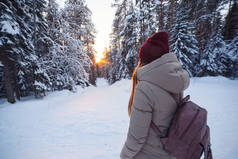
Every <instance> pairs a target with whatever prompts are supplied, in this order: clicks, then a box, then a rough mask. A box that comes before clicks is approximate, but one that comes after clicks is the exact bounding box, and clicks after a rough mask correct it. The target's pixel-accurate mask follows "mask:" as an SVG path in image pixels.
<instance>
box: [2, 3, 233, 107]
mask: <svg viewBox="0 0 238 159" xmlns="http://www.w3.org/2000/svg"><path fill="white" fill-rule="evenodd" d="M111 6H112V7H113V8H114V9H115V15H114V19H113V25H112V30H111V34H110V45H109V46H105V47H107V49H105V51H104V52H103V55H104V57H103V59H102V60H101V61H99V62H98V61H97V60H95V55H96V53H97V52H96V51H95V49H94V43H95V37H96V36H97V34H96V28H95V26H94V23H93V21H92V18H91V16H92V12H91V10H90V8H88V6H87V1H86V0H66V2H65V5H64V8H61V9H60V8H59V6H58V4H57V3H56V1H55V0H1V1H0V97H1V98H7V100H8V102H10V103H14V102H16V99H17V100H20V99H21V98H22V97H26V96H35V97H36V98H42V97H43V96H45V95H46V93H47V92H52V91H56V90H63V89H67V90H70V91H73V92H74V91H75V88H76V86H77V85H80V86H82V87H87V86H90V85H95V80H96V78H97V77H104V78H106V79H107V80H108V81H109V83H110V84H113V83H114V82H116V81H119V80H121V79H124V78H126V79H130V78H131V75H132V73H133V70H134V68H135V67H136V65H137V62H138V51H139V48H140V46H141V45H142V44H143V43H144V41H145V40H146V39H147V38H148V37H149V36H151V35H152V34H153V33H155V32H157V31H159V30H166V31H168V33H169V35H170V52H172V53H175V54H176V55H177V57H178V58H179V60H180V62H181V63H182V65H183V67H184V68H185V69H186V70H187V71H188V72H189V75H190V76H191V77H203V76H224V77H227V78H230V79H235V78H237V77H238V1H237V0H197V1H196V2H194V1H190V0H136V1H133V0H114V2H113V3H112V4H111Z"/></svg>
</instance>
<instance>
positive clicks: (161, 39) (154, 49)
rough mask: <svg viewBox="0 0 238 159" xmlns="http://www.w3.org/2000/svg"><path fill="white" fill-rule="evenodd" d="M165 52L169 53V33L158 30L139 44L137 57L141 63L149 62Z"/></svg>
mask: <svg viewBox="0 0 238 159" xmlns="http://www.w3.org/2000/svg"><path fill="white" fill-rule="evenodd" d="M166 53H169V35H168V33H167V32H165V31H160V32H158V33H155V34H154V35H152V36H151V37H150V38H148V39H147V40H146V42H145V43H144V44H143V45H142V46H141V48H140V51H139V58H140V60H141V62H142V63H150V62H152V61H154V60H156V59H158V58H160V57H161V56H162V55H164V54H166Z"/></svg>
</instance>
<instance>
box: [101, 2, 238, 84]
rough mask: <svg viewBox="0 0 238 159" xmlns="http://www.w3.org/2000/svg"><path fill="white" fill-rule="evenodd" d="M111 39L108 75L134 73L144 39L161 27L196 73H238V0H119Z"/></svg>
mask: <svg viewBox="0 0 238 159" xmlns="http://www.w3.org/2000/svg"><path fill="white" fill-rule="evenodd" d="M113 7H115V10H116V13H115V16H114V20H113V26H112V27H113V28H112V33H111V44H110V49H109V51H108V56H107V60H108V61H109V63H110V64H111V65H109V66H108V67H104V68H103V70H107V71H104V74H103V76H105V77H107V78H108V79H109V82H110V83H114V82H115V81H118V80H120V79H122V78H130V77H131V75H132V73H133V70H134V68H135V67H136V65H137V62H138V55H137V54H138V51H139V48H140V46H141V45H142V44H143V43H144V42H145V40H146V39H147V38H148V37H149V36H151V35H152V34H153V33H155V32H157V31H159V30H166V31H168V33H169V35H170V52H172V53H175V54H176V55H177V57H178V59H179V61H180V62H181V63H182V65H183V67H184V68H185V69H186V70H187V71H188V73H189V75H190V76H191V77H202V76H219V75H220V76H225V77H229V78H232V79H233V78H236V77H238V34H237V33H238V1H237V0H196V1H192V0H136V1H134V0H115V1H114V4H113Z"/></svg>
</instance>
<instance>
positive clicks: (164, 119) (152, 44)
mask: <svg viewBox="0 0 238 159" xmlns="http://www.w3.org/2000/svg"><path fill="white" fill-rule="evenodd" d="M168 40H169V36H168V33H167V32H158V33H156V34H154V35H153V36H152V37H150V38H149V39H147V40H146V42H145V43H144V44H143V46H142V47H141V48H140V51H139V59H140V61H139V63H138V66H137V67H136V69H135V71H134V73H133V77H132V80H133V88H132V92H131V96H130V100H129V104H128V113H129V116H130V124H129V130H128V134H127V139H126V142H125V144H124V146H123V148H122V151H121V154H120V157H121V159H175V157H174V156H173V155H172V154H170V153H168V152H166V151H165V150H164V149H163V144H162V143H161V141H160V138H159V137H158V136H157V135H156V133H155V132H154V130H153V129H152V128H151V127H150V123H151V121H153V122H154V123H155V124H156V125H157V127H158V128H159V129H160V131H161V132H162V134H163V135H166V133H167V131H168V128H169V125H170V122H171V119H172V117H173V115H174V113H175V111H176V108H177V104H178V103H179V102H180V100H181V99H182V98H183V91H184V90H185V89H186V88H187V87H188V85H189V75H188V73H187V72H186V71H185V70H184V69H183V68H182V66H181V64H180V63H179V61H178V59H177V57H176V55H175V54H174V53H169V44H168Z"/></svg>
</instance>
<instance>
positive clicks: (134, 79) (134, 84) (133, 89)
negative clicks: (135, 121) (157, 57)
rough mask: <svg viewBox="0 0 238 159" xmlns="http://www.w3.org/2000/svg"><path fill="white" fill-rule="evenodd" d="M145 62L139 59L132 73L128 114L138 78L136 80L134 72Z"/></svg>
mask: <svg viewBox="0 0 238 159" xmlns="http://www.w3.org/2000/svg"><path fill="white" fill-rule="evenodd" d="M146 64H147V63H146V62H142V61H141V60H139V62H138V64H137V66H136V68H135V69H134V72H133V74H132V78H131V80H132V90H131V95H130V99H129V103H128V115H129V116H130V115H131V109H132V104H133V99H134V94H135V91H136V85H137V83H138V80H137V76H136V73H137V70H138V69H139V68H140V67H142V66H144V65H146Z"/></svg>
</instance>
